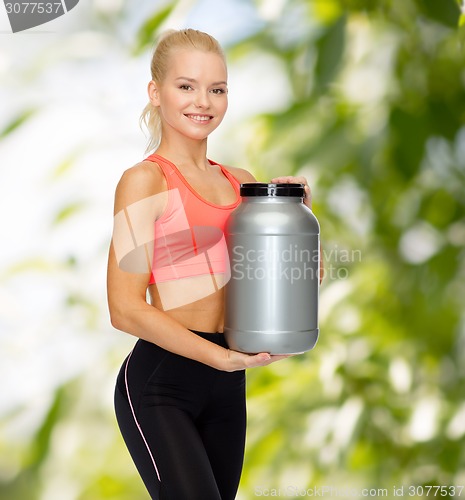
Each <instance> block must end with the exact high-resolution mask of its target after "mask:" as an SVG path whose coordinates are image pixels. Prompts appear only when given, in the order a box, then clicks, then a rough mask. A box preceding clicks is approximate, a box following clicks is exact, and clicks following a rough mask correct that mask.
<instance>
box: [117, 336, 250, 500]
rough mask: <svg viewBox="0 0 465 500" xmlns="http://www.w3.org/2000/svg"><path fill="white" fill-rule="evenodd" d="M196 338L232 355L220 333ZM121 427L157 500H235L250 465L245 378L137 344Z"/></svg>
mask: <svg viewBox="0 0 465 500" xmlns="http://www.w3.org/2000/svg"><path fill="white" fill-rule="evenodd" d="M191 331H193V332H194V333H196V334H197V335H200V336H201V337H203V338H206V339H208V340H210V341H212V342H215V343H216V344H219V345H222V346H223V347H226V343H225V339H224V335H223V334H222V333H202V332H197V331H194V330H191ZM115 410H116V417H117V420H118V425H119V427H120V430H121V433H122V435H123V437H124V440H125V442H126V446H127V447H128V449H129V452H130V453H131V456H132V459H133V461H134V463H135V465H136V467H137V469H138V471H139V474H140V475H141V477H142V479H143V481H144V483H145V486H146V488H147V490H148V491H149V493H150V496H151V498H152V499H156V500H233V499H234V498H235V496H236V492H237V488H238V485H239V479H240V476H241V471H242V462H243V457H244V445H245V428H246V407H245V371H237V372H231V373H230V372H223V371H220V370H216V369H214V368H211V367H209V366H207V365H204V364H202V363H199V362H198V361H194V360H192V359H188V358H185V357H182V356H179V355H177V354H173V353H171V352H168V351H166V350H164V349H162V348H161V347H159V346H157V345H155V344H152V343H150V342H146V341H144V340H141V339H139V340H138V341H137V343H136V345H135V347H134V349H133V351H132V352H131V353H130V354H129V356H128V357H127V358H126V360H125V362H124V363H123V366H122V367H121V370H120V372H119V375H118V379H117V383H116V390H115Z"/></svg>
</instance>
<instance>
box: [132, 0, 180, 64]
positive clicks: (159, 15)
mask: <svg viewBox="0 0 465 500" xmlns="http://www.w3.org/2000/svg"><path fill="white" fill-rule="evenodd" d="M175 6H176V2H170V3H168V4H167V5H166V6H165V7H164V8H163V9H161V10H158V11H157V12H156V14H154V15H153V16H152V17H150V18H149V19H148V20H147V21H145V23H144V24H143V25H142V26H141V27H140V28H139V32H138V33H137V42H136V45H135V47H134V49H133V51H132V53H133V55H138V54H140V53H141V52H143V51H144V50H145V49H146V48H147V47H150V46H152V45H153V43H154V41H155V38H156V35H157V31H158V30H159V29H160V26H161V25H162V24H163V22H164V21H166V19H167V18H168V16H169V15H170V14H171V12H172V11H173V9H174V7H175Z"/></svg>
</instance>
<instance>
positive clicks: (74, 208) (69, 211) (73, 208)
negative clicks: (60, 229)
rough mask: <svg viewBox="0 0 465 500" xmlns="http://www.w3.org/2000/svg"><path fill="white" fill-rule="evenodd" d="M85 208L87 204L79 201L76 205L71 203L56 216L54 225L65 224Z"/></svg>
mask: <svg viewBox="0 0 465 500" xmlns="http://www.w3.org/2000/svg"><path fill="white" fill-rule="evenodd" d="M84 206H85V203H84V202H82V201H77V202H74V203H70V204H69V205H66V206H65V207H63V208H62V209H61V210H60V211H59V212H58V213H57V214H56V216H55V218H54V219H53V223H52V224H53V225H54V226H55V225H57V224H61V223H62V222H65V221H66V220H67V219H69V218H70V217H71V216H73V215H74V214H76V213H77V212H79V211H80V210H82V209H83V208H84Z"/></svg>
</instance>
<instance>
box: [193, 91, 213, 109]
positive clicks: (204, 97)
mask: <svg viewBox="0 0 465 500" xmlns="http://www.w3.org/2000/svg"><path fill="white" fill-rule="evenodd" d="M195 105H196V106H197V107H198V108H203V109H208V108H209V107H210V96H209V94H208V92H204V91H199V92H197V94H196V96H195Z"/></svg>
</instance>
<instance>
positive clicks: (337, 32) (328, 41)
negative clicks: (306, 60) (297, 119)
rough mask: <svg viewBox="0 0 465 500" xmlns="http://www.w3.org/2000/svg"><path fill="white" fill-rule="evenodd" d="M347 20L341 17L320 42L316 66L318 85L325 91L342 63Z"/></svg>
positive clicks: (318, 43) (317, 45)
mask: <svg viewBox="0 0 465 500" xmlns="http://www.w3.org/2000/svg"><path fill="white" fill-rule="evenodd" d="M345 26H346V18H345V16H341V17H340V18H339V19H338V20H337V21H336V22H335V23H334V24H333V25H332V26H330V27H329V28H328V29H327V30H326V32H325V33H324V35H323V36H322V37H321V38H320V39H319V40H318V42H317V44H316V47H317V49H318V60H317V63H316V66H315V73H316V85H317V87H318V88H319V89H321V90H324V89H325V88H326V87H327V86H328V85H329V84H330V83H331V81H332V80H333V79H334V77H335V75H336V73H337V70H338V69H339V66H340V63H341V61H342V56H343V53H344V46H345Z"/></svg>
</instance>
